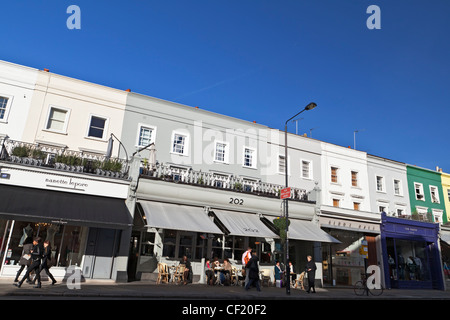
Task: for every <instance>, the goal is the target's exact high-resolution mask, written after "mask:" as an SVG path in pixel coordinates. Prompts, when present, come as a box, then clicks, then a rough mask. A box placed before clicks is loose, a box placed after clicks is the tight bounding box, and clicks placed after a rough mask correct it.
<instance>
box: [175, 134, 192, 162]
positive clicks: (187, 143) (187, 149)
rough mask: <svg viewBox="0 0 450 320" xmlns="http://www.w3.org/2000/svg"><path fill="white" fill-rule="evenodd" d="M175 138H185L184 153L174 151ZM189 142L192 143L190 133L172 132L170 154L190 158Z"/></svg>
mask: <svg viewBox="0 0 450 320" xmlns="http://www.w3.org/2000/svg"><path fill="white" fill-rule="evenodd" d="M175 136H183V137H184V143H183V152H181V153H180V152H176V151H174V147H175ZM189 142H190V135H189V133H186V132H183V131H172V138H171V140H170V153H171V154H176V155H179V156H185V157H187V156H189Z"/></svg>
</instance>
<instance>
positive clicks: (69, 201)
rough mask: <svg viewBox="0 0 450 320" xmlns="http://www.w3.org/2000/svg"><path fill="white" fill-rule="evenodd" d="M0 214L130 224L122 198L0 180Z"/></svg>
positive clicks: (107, 224) (110, 225)
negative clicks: (37, 187) (15, 184)
mask: <svg viewBox="0 0 450 320" xmlns="http://www.w3.org/2000/svg"><path fill="white" fill-rule="evenodd" d="M0 218H3V219H12V220H20V221H32V222H48V223H59V224H70V225H79V226H90V227H98V228H110V229H125V228H128V227H131V226H132V225H133V221H132V219H131V214H130V212H129V211H128V209H127V207H126V205H125V200H123V199H116V198H107V197H98V196H91V195H85V194H78V193H69V192H61V191H51V190H43V189H36V188H25V187H17V186H11V185H5V184H0Z"/></svg>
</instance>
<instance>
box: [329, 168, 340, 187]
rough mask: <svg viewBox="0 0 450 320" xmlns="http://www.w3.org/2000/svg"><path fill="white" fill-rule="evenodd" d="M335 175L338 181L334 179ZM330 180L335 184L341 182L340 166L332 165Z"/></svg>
mask: <svg viewBox="0 0 450 320" xmlns="http://www.w3.org/2000/svg"><path fill="white" fill-rule="evenodd" d="M333 170H334V171H335V174H334V175H333ZM334 177H336V181H333V178H334ZM330 181H331V183H333V184H339V167H337V166H330Z"/></svg>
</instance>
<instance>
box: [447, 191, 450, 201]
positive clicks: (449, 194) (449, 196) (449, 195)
mask: <svg viewBox="0 0 450 320" xmlns="http://www.w3.org/2000/svg"><path fill="white" fill-rule="evenodd" d="M447 197H448V201H449V202H450V189H447Z"/></svg>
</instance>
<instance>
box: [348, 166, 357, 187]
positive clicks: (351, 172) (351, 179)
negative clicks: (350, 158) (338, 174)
mask: <svg viewBox="0 0 450 320" xmlns="http://www.w3.org/2000/svg"><path fill="white" fill-rule="evenodd" d="M353 172H354V173H356V186H354V185H353ZM350 185H351V186H352V188H359V171H357V170H350Z"/></svg>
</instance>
